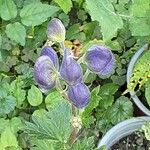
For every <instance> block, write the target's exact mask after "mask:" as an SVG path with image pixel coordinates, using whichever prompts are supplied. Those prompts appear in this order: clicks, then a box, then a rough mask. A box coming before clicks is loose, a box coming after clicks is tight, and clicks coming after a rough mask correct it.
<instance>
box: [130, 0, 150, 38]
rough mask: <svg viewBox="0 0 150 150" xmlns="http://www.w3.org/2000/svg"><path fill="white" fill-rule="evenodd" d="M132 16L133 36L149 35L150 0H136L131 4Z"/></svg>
mask: <svg viewBox="0 0 150 150" xmlns="http://www.w3.org/2000/svg"><path fill="white" fill-rule="evenodd" d="M130 9H131V15H132V18H131V20H130V22H129V24H130V30H131V32H132V35H133V36H148V35H150V26H149V24H148V22H150V20H149V18H148V17H147V16H149V13H148V11H149V10H150V1H149V0H136V1H134V2H133V4H132V5H131V8H130Z"/></svg>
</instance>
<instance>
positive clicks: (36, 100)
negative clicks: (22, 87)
mask: <svg viewBox="0 0 150 150" xmlns="http://www.w3.org/2000/svg"><path fill="white" fill-rule="evenodd" d="M27 98H28V102H29V103H30V105H32V106H38V105H40V104H41V103H42V100H43V96H42V93H41V91H40V90H39V89H38V88H37V87H36V86H34V85H32V86H31V89H30V90H29V91H28V97H27Z"/></svg>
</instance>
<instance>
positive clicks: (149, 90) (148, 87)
mask: <svg viewBox="0 0 150 150" xmlns="http://www.w3.org/2000/svg"><path fill="white" fill-rule="evenodd" d="M145 97H146V100H147V103H148V105H150V80H148V81H147V82H146V84H145Z"/></svg>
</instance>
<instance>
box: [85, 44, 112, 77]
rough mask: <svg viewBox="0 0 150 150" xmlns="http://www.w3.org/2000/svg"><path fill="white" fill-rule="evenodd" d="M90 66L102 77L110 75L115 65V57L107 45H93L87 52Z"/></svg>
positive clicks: (86, 57) (86, 55)
mask: <svg viewBox="0 0 150 150" xmlns="http://www.w3.org/2000/svg"><path fill="white" fill-rule="evenodd" d="M85 60H86V63H87V66H88V68H89V69H90V70H91V71H92V72H94V73H96V74H98V75H99V76H101V77H105V76H109V75H110V74H111V73H112V71H113V69H114V65H115V57H114V55H113V54H112V52H111V50H110V49H109V48H107V47H106V46H102V45H93V46H92V47H90V48H89V49H88V51H87V52H86V54H85Z"/></svg>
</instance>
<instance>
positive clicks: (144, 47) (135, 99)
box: [127, 44, 150, 116]
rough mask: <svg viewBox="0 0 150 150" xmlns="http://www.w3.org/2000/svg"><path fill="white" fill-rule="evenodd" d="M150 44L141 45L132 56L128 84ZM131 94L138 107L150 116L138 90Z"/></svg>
mask: <svg viewBox="0 0 150 150" xmlns="http://www.w3.org/2000/svg"><path fill="white" fill-rule="evenodd" d="M147 47H148V44H145V45H144V46H143V47H141V48H140V49H139V50H138V51H137V52H136V53H135V54H134V55H133V57H132V58H131V60H130V63H129V65H128V69H127V84H129V82H130V78H131V76H132V72H133V69H134V66H135V64H136V62H137V60H138V59H139V58H140V57H141V55H142V54H143V53H144V52H145V50H146V49H147ZM129 93H130V95H131V98H132V99H133V101H134V103H135V104H136V105H137V107H138V108H139V109H140V110H141V111H142V112H143V113H145V114H146V115H148V116H150V110H149V109H148V108H147V107H146V106H145V105H143V103H142V102H141V101H140V99H139V98H138V96H137V95H136V92H135V91H134V90H133V91H130V92H129Z"/></svg>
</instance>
